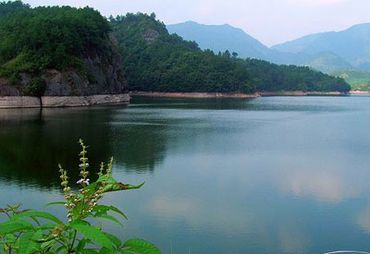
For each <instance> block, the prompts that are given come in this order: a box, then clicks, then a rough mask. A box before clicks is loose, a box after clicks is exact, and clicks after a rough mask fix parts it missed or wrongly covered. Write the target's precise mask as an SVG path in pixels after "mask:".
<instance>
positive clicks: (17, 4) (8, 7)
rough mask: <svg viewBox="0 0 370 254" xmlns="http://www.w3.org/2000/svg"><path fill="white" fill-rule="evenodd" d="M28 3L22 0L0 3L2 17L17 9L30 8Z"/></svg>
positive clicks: (0, 15)
mask: <svg viewBox="0 0 370 254" xmlns="http://www.w3.org/2000/svg"><path fill="white" fill-rule="evenodd" d="M29 8H30V6H29V5H28V4H24V3H23V2H22V1H8V2H1V3H0V17H2V16H6V15H9V14H12V13H15V12H17V11H21V10H25V9H29Z"/></svg>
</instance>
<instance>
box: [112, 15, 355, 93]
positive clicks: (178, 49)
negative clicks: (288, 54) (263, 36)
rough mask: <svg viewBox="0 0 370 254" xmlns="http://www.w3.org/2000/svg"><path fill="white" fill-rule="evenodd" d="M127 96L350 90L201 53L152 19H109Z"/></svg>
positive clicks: (334, 81)
mask: <svg viewBox="0 0 370 254" xmlns="http://www.w3.org/2000/svg"><path fill="white" fill-rule="evenodd" d="M110 21H111V24H112V27H113V32H114V35H115V36H116V38H117V39H118V42H119V45H120V47H121V49H122V55H123V63H124V67H125V69H126V74H127V77H128V81H129V84H130V87H131V89H132V90H143V91H163V92H195V91H197V92H254V91H284V90H285V91H292V90H303V91H342V92H345V91H348V90H349V89H350V86H349V85H348V84H347V83H346V82H345V81H344V80H342V79H339V78H334V77H331V76H329V75H326V74H323V73H321V72H317V71H314V70H311V69H309V68H308V67H297V66H279V65H276V64H271V63H269V62H266V61H261V60H255V59H246V60H243V59H239V58H237V53H230V52H228V51H226V52H224V53H219V54H214V53H213V52H212V51H211V50H206V51H202V50H200V48H199V47H198V45H197V44H196V43H195V42H189V41H185V40H183V39H182V38H181V37H179V36H177V35H176V34H174V35H170V34H169V33H168V32H167V29H166V27H165V25H164V24H163V23H161V22H159V21H157V20H156V19H155V15H154V14H152V15H146V14H142V13H138V14H127V15H126V16H118V17H116V18H112V17H111V18H110Z"/></svg>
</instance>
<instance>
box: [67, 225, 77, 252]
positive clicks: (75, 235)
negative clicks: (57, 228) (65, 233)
mask: <svg viewBox="0 0 370 254" xmlns="http://www.w3.org/2000/svg"><path fill="white" fill-rule="evenodd" d="M76 237H77V230H74V233H73V239H72V243H71V246H70V247H69V249H68V253H73V252H72V251H73V245H75V241H76Z"/></svg>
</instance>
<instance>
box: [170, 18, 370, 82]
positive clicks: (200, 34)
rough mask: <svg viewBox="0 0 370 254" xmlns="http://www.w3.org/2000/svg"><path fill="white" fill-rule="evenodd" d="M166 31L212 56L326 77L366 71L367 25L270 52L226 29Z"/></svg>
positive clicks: (369, 60)
mask: <svg viewBox="0 0 370 254" xmlns="http://www.w3.org/2000/svg"><path fill="white" fill-rule="evenodd" d="M167 28H168V30H169V32H171V33H176V34H178V35H180V36H182V37H184V38H185V39H187V40H191V41H195V42H197V43H198V44H199V46H200V47H201V48H202V49H211V50H213V51H214V52H216V53H217V52H219V51H225V50H229V51H230V52H236V53H238V54H239V56H240V57H242V58H247V57H250V58H256V59H262V60H266V61H270V62H273V63H277V64H288V65H289V64H294V65H301V66H309V67H311V68H314V69H317V70H320V71H322V72H325V73H330V74H331V73H337V72H338V71H355V72H356V71H357V72H358V71H360V72H361V71H370V24H361V25H357V26H353V27H351V28H349V29H347V30H345V31H341V32H327V33H318V34H312V35H308V36H305V37H302V38H300V39H297V40H294V41H290V42H287V43H283V44H280V45H276V46H273V47H271V48H268V47H266V46H265V45H263V44H262V43H261V42H259V41H258V40H256V39H255V38H253V37H252V36H250V35H248V34H247V33H245V32H244V31H243V30H241V29H239V28H235V27H232V26H230V25H202V24H198V23H196V22H192V21H188V22H185V23H180V24H174V25H168V26H167ZM349 45H350V46H349ZM351 80H352V79H351Z"/></svg>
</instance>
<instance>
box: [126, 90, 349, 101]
mask: <svg viewBox="0 0 370 254" xmlns="http://www.w3.org/2000/svg"><path fill="white" fill-rule="evenodd" d="M130 95H131V96H141V97H157V98H240V99H243V98H257V97H268V96H342V95H347V94H346V93H341V92H303V91H288V92H258V93H254V94H244V93H168V92H130Z"/></svg>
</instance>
